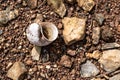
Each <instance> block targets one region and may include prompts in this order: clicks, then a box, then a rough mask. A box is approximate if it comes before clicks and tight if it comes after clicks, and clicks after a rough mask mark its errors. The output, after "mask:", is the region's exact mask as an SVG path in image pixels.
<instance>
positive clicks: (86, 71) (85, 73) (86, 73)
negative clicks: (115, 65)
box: [80, 61, 100, 77]
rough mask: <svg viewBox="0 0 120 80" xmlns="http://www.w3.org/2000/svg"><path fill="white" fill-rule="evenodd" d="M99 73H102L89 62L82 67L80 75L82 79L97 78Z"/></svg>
mask: <svg viewBox="0 0 120 80" xmlns="http://www.w3.org/2000/svg"><path fill="white" fill-rule="evenodd" d="M99 72H100V71H99V70H98V69H97V67H96V66H95V65H94V64H93V63H92V62H91V61H87V62H86V63H85V64H82V65H81V71H80V73H81V76H82V77H92V76H96V75H97V74H98V73H99Z"/></svg>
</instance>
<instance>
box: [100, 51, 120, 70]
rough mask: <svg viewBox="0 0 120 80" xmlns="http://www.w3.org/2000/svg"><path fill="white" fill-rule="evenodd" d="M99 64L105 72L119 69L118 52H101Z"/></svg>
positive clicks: (119, 52)
mask: <svg viewBox="0 0 120 80" xmlns="http://www.w3.org/2000/svg"><path fill="white" fill-rule="evenodd" d="M99 63H100V64H101V66H102V68H103V69H104V70H105V71H107V72H113V71H115V70H116V69H118V68H119V67H120V50H118V49H112V50H106V51H103V54H102V56H101V58H100V59H99Z"/></svg>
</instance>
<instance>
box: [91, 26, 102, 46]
mask: <svg viewBox="0 0 120 80" xmlns="http://www.w3.org/2000/svg"><path fill="white" fill-rule="evenodd" d="M92 39H93V40H92V43H93V44H98V43H99V39H100V27H95V28H93V32H92Z"/></svg>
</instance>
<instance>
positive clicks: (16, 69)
mask: <svg viewBox="0 0 120 80" xmlns="http://www.w3.org/2000/svg"><path fill="white" fill-rule="evenodd" d="M26 71H27V69H26V68H25V65H24V64H23V63H22V62H15V63H14V64H13V66H12V67H11V68H10V69H9V70H8V73H7V76H8V77H9V78H11V79H13V80H19V78H20V77H21V75H22V74H24V73H25V72H26Z"/></svg>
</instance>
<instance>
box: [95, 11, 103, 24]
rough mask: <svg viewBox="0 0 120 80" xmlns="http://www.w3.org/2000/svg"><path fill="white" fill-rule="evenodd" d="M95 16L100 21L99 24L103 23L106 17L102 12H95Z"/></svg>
mask: <svg viewBox="0 0 120 80" xmlns="http://www.w3.org/2000/svg"><path fill="white" fill-rule="evenodd" d="M95 18H96V20H97V22H98V23H99V25H102V24H103V21H104V19H105V17H104V15H103V14H101V13H98V14H95Z"/></svg>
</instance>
